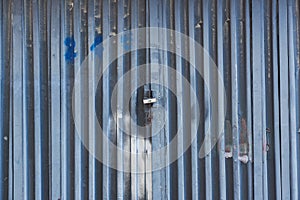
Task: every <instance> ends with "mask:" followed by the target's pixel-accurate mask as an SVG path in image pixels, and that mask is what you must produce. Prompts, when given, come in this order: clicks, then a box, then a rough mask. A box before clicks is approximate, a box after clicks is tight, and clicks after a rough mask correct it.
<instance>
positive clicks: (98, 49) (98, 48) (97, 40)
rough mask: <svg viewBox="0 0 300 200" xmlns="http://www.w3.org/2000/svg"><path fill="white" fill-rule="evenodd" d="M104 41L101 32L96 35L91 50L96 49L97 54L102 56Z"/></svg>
mask: <svg viewBox="0 0 300 200" xmlns="http://www.w3.org/2000/svg"><path fill="white" fill-rule="evenodd" d="M102 42H103V37H102V35H101V34H99V35H97V36H96V37H95V40H94V43H93V44H92V45H91V47H90V50H91V51H94V52H95V54H96V55H98V56H100V57H101V56H102V52H103V45H102ZM99 45H100V46H99Z"/></svg>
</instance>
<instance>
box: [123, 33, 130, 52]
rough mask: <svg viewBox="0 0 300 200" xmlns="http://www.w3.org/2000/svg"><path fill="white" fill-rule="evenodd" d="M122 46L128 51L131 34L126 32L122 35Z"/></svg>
mask: <svg viewBox="0 0 300 200" xmlns="http://www.w3.org/2000/svg"><path fill="white" fill-rule="evenodd" d="M122 43H123V45H124V46H123V48H124V50H125V51H130V49H131V34H129V33H126V34H124V35H123V36H122Z"/></svg>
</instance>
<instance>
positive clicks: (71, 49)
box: [64, 37, 77, 62]
mask: <svg viewBox="0 0 300 200" xmlns="http://www.w3.org/2000/svg"><path fill="white" fill-rule="evenodd" d="M64 43H65V45H66V46H67V52H66V53H65V59H66V61H67V62H72V61H73V60H74V59H75V57H76V56H77V53H76V52H75V46H76V42H75V40H74V38H73V37H67V38H66V39H65V42H64Z"/></svg>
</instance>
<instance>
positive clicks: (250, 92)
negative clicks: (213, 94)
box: [0, 0, 300, 200]
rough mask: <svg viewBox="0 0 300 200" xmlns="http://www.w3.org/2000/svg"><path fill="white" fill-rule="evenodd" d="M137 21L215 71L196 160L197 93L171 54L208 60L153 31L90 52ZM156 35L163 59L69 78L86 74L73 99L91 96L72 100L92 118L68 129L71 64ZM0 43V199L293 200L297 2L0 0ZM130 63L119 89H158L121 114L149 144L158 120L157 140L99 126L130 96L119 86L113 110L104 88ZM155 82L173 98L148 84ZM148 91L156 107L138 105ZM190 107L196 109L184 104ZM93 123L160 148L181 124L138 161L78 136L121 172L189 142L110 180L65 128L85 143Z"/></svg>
mask: <svg viewBox="0 0 300 200" xmlns="http://www.w3.org/2000/svg"><path fill="white" fill-rule="evenodd" d="M141 27H160V28H168V29H171V30H175V31H178V32H180V33H183V34H186V35H188V36H189V37H190V38H192V39H193V40H195V41H196V42H198V43H199V44H201V45H202V46H203V47H204V49H205V50H206V51H207V52H208V53H209V55H210V57H211V58H212V60H213V61H214V62H215V63H216V65H217V67H218V70H219V72H220V74H221V75H222V77H223V80H224V86H225V89H226V97H227V98H226V101H225V99H223V97H222V96H220V99H219V101H218V103H219V104H218V106H220V107H221V106H222V105H223V104H224V103H226V105H227V113H226V116H225V118H226V120H225V122H224V134H223V135H222V137H221V138H219V140H218V144H217V145H216V146H215V147H214V148H213V149H212V150H211V152H210V153H209V154H208V155H207V156H206V157H205V158H199V156H198V152H199V150H200V147H201V145H202V142H203V140H204V137H205V130H206V129H207V128H208V129H209V130H210V131H214V130H215V129H216V127H213V126H212V127H210V126H207V124H206V119H207V118H210V117H211V116H212V113H211V112H212V111H211V110H210V109H209V106H210V102H209V101H207V99H208V98H209V95H210V94H209V86H208V85H205V84H204V81H203V79H202V78H201V77H200V75H199V74H197V73H196V71H195V70H192V68H189V65H190V63H189V62H188V61H187V60H185V59H183V58H181V57H179V56H178V55H179V54H180V53H183V52H188V54H189V55H191V56H190V57H191V59H192V60H193V62H195V63H196V64H202V63H204V64H205V65H210V64H211V63H210V60H209V59H208V58H206V57H205V56H204V55H203V54H201V53H200V52H197V51H195V44H193V43H191V42H190V43H189V42H187V41H185V40H183V39H178V38H176V37H175V35H160V33H159V32H157V33H155V34H153V35H150V34H149V33H145V34H144V35H139V36H138V37H134V38H133V36H132V35H123V37H122V38H121V41H122V45H123V46H122V48H119V47H117V48H115V46H111V47H109V50H107V49H104V48H102V46H101V44H102V42H103V41H105V40H106V39H107V38H113V37H114V36H115V35H117V34H118V33H121V32H123V31H126V30H131V29H134V28H141ZM165 38H167V40H164V39H165ZM156 40H157V41H158V42H159V43H161V44H162V45H163V46H165V47H167V48H169V49H172V48H173V49H174V51H176V55H175V54H174V53H172V51H170V52H164V51H159V50H157V49H155V48H149V49H140V50H137V51H132V52H130V53H125V54H123V55H122V56H120V57H118V59H116V61H115V62H113V63H112V64H111V65H110V67H109V69H108V70H107V74H108V77H109V78H108V79H103V80H102V79H101V83H100V84H98V83H95V82H93V80H94V79H96V76H97V74H98V73H99V72H101V70H102V69H103V66H102V61H101V62H100V65H99V66H98V65H97V66H96V67H95V68H93V70H92V71H88V75H87V74H83V75H82V76H81V77H80V79H81V80H84V79H86V78H87V77H93V78H92V80H89V81H90V82H89V83H86V84H87V85H85V84H82V85H80V88H79V89H80V90H79V91H82V92H81V93H80V94H79V96H80V97H83V96H84V95H86V87H88V86H91V87H93V88H95V90H96V91H97V94H96V97H95V98H94V99H93V100H91V102H92V103H90V104H85V103H84V101H80V102H79V106H78V107H76V113H78V114H81V113H84V111H86V110H88V111H89V112H91V113H93V112H94V110H95V112H96V114H97V117H93V116H89V118H86V119H83V121H82V122H81V125H80V130H77V129H76V126H75V123H74V116H73V112H72V92H73V86H74V85H75V84H74V81H75V75H76V72H77V71H78V70H79V69H80V68H81V66H82V63H84V62H86V61H88V62H89V63H94V61H95V60H104V59H106V58H113V57H115V55H119V54H120V53H121V54H122V53H124V52H126V51H128V50H130V49H131V47H132V44H133V43H135V42H138V41H142V42H145V43H149V44H151V43H155V42H154V41H156ZM157 41H156V42H157ZM0 47H1V48H0V80H1V82H0V163H1V165H0V199H55V200H58V199H228V200H231V199H257V200H260V199H299V198H300V117H299V116H300V91H299V89H300V88H299V87H300V79H299V78H300V73H299V71H300V3H299V1H297V0H269V1H259V0H224V1H222V0H186V1H182V0H164V1H163V0H151V1H150V0H123V1H120V0H48V1H47V0H26V1H25V0H24V1H19V0H0ZM153 63H159V64H162V65H166V66H170V67H171V68H172V69H174V70H176V71H177V72H179V73H180V74H182V75H183V77H185V78H186V79H187V80H188V81H189V82H190V84H191V86H192V88H195V91H196V92H195V93H196V97H197V98H194V99H193V98H192V97H191V96H192V95H191V93H192V91H189V90H182V84H183V78H179V79H176V77H175V78H174V77H172V76H171V75H170V74H169V73H168V72H166V71H163V70H158V71H155V70H156V68H155V67H153V66H154V64H153ZM142 64H146V67H145V69H146V70H142V69H138V70H136V71H134V73H132V74H131V80H132V82H131V85H130V87H135V86H137V85H138V83H139V81H144V80H149V81H150V82H151V81H158V83H159V84H156V85H155V84H146V85H144V86H142V87H141V88H139V89H137V90H136V91H135V92H134V93H133V94H132V98H131V101H130V110H129V111H128V112H129V113H125V115H124V116H125V117H126V115H130V116H131V117H132V119H133V120H134V121H136V122H137V124H146V123H150V124H151V126H150V127H149V128H147V129H146V135H147V136H152V135H151V134H152V132H154V130H156V126H159V123H160V120H162V119H163V120H164V121H165V124H164V126H163V129H162V130H160V131H159V134H157V135H153V136H152V137H150V138H148V139H147V138H146V139H143V140H141V139H138V136H139V134H140V133H139V130H138V129H137V128H136V127H135V126H134V125H132V124H130V125H129V128H130V130H131V135H127V134H126V133H124V131H123V130H120V129H118V128H117V127H115V126H114V125H112V115H113V114H112V111H111V109H110V106H111V104H113V103H116V104H117V107H118V109H121V110H122V109H123V108H124V107H125V106H126V105H125V104H126V102H124V99H125V97H124V96H125V94H126V93H127V91H129V89H128V88H126V86H121V87H118V91H117V94H118V95H117V101H116V102H114V101H112V97H111V95H112V93H113V89H114V86H115V84H116V83H117V81H118V80H119V79H120V78H121V77H122V76H123V74H125V73H126V72H128V71H130V70H131V69H132V68H134V67H135V66H137V65H142ZM95 65H96V64H95ZM153 74H155V76H154V75H153ZM204 74H205V76H207V78H208V80H209V83H210V84H213V83H214V82H215V80H216V77H214V75H213V73H212V70H211V69H210V68H205V69H204ZM166 82H167V83H168V84H169V85H173V86H174V87H175V88H177V90H178V91H181V92H180V94H179V95H177V96H175V95H174V94H173V93H172V92H171V91H170V90H166V89H165V88H164V87H163V86H161V85H162V84H163V83H166ZM160 84H161V85H160ZM149 91H153V95H154V96H155V97H157V98H158V97H159V100H158V101H160V102H163V107H164V109H165V110H164V112H160V111H159V109H158V108H157V107H155V106H153V107H151V108H150V111H149V108H147V106H145V105H143V101H142V100H143V98H144V97H145V96H147V95H149V94H150V93H149ZM179 101H180V102H182V103H181V104H179V103H178V102H179ZM196 101H198V102H199V109H198V108H194V107H193V106H192V105H194V104H195V102H196ZM89 102H90V101H89ZM147 109H148V110H147ZM193 110H195V111H196V112H197V113H199V115H200V124H199V126H197V124H195V123H193V120H192V117H191V116H190V115H189V114H188V113H191V112H192V111H193ZM124 116H122V117H124ZM149 116H150V117H149ZM125 117H124V118H125ZM219 117H220V116H219ZM96 118H97V119H96ZM220 119H221V117H220ZM96 120H98V121H100V123H101V124H102V125H103V128H104V129H106V130H108V133H109V134H108V137H109V139H110V140H111V141H112V142H113V143H114V144H116V145H117V146H119V147H121V148H122V149H124V150H126V151H127V152H151V151H152V150H155V149H159V148H161V147H163V146H165V145H167V144H168V143H169V142H170V141H171V140H172V139H173V138H174V136H175V135H176V132H177V130H178V129H182V130H184V134H185V135H184V137H182V138H179V140H178V141H177V144H178V149H177V150H176V151H167V152H165V154H166V155H167V156H164V155H162V156H157V157H145V158H142V159H141V158H140V157H138V156H132V157H126V156H125V155H120V154H116V153H115V152H113V151H110V149H109V148H107V147H106V146H105V145H104V144H102V143H101V141H100V143H99V141H94V140H93V138H92V137H91V138H88V139H89V142H90V143H89V145H90V146H91V148H92V147H93V148H101V152H102V153H103V154H104V155H105V156H106V157H107V158H108V160H109V161H110V162H117V163H119V165H120V166H121V168H122V169H123V168H124V169H125V168H126V169H136V168H142V169H149V168H150V169H151V166H154V164H155V162H164V163H167V162H168V158H170V157H172V155H176V154H177V151H180V148H181V147H182V146H183V144H184V142H185V141H186V140H187V139H186V138H189V137H190V136H191V134H192V133H194V132H197V137H196V138H195V140H194V141H193V143H192V144H191V146H190V147H189V148H188V149H187V151H185V153H184V154H183V155H182V156H179V158H178V160H176V161H175V162H173V163H171V164H170V165H167V166H166V167H165V168H162V169H159V170H156V171H153V172H144V173H138V174H137V173H128V172H122V171H120V170H119V171H118V170H116V169H112V168H110V167H108V166H106V165H104V164H103V163H101V162H100V161H99V160H97V159H96V157H94V156H93V155H92V154H90V152H89V150H88V149H87V148H86V147H85V146H84V145H83V144H82V138H80V137H79V136H78V134H76V133H77V132H79V131H86V130H88V131H89V132H92V133H93V134H95V135H96V134H97V133H96V132H95V129H94V128H93V126H95V121H96ZM186 121H187V122H188V123H186ZM116 123H118V124H122V123H124V122H123V121H120V122H116ZM87 124H88V125H87ZM93 131H94V132H93Z"/></svg>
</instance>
